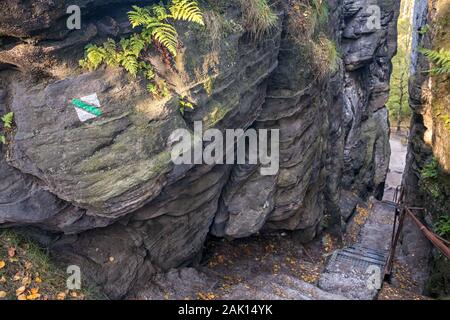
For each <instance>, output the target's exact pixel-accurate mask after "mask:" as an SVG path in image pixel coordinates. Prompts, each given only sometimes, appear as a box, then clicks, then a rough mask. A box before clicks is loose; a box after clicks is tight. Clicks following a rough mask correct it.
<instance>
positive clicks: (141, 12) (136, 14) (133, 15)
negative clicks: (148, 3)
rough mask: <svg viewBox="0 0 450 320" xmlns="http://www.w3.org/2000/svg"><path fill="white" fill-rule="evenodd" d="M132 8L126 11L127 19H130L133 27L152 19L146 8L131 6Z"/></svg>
mask: <svg viewBox="0 0 450 320" xmlns="http://www.w3.org/2000/svg"><path fill="white" fill-rule="evenodd" d="M132 8H133V10H131V11H130V12H128V19H129V20H130V23H131V26H132V27H133V28H136V27H140V26H143V25H145V24H146V23H148V22H149V20H152V19H153V18H152V16H151V13H150V11H149V9H148V8H141V7H138V6H132Z"/></svg>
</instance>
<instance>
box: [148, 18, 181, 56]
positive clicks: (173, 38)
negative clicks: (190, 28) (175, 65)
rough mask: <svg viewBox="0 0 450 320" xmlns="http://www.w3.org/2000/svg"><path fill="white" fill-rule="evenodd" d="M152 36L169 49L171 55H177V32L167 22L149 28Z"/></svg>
mask: <svg viewBox="0 0 450 320" xmlns="http://www.w3.org/2000/svg"><path fill="white" fill-rule="evenodd" d="M151 35H152V37H153V38H154V39H155V40H156V41H158V42H159V43H161V44H162V45H163V46H164V47H166V48H167V50H169V52H170V53H171V54H172V56H174V57H176V55H177V46H178V32H177V30H176V29H175V28H174V27H173V26H172V25H170V24H168V23H160V24H159V25H158V26H157V27H155V28H153V29H152V30H151Z"/></svg>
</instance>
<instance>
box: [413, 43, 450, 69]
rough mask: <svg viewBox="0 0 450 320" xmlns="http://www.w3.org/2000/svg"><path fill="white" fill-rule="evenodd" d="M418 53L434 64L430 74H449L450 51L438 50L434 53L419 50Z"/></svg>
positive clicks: (432, 51)
mask: <svg viewBox="0 0 450 320" xmlns="http://www.w3.org/2000/svg"><path fill="white" fill-rule="evenodd" d="M419 52H420V53H422V54H423V55H424V56H425V57H427V58H428V59H429V60H430V61H431V62H432V63H433V64H434V68H432V69H431V70H429V72H430V73H431V74H433V75H439V74H450V50H445V49H439V50H438V51H436V50H429V49H424V48H421V49H419Z"/></svg>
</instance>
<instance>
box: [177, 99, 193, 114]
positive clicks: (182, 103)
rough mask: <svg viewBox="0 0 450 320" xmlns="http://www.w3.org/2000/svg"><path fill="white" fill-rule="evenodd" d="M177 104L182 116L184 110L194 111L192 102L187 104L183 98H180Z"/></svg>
mask: <svg viewBox="0 0 450 320" xmlns="http://www.w3.org/2000/svg"><path fill="white" fill-rule="evenodd" d="M179 104H180V112H181V114H182V115H184V112H185V110H186V109H191V110H193V109H194V105H193V104H192V102H189V101H188V100H187V99H186V97H184V96H182V97H180V99H179Z"/></svg>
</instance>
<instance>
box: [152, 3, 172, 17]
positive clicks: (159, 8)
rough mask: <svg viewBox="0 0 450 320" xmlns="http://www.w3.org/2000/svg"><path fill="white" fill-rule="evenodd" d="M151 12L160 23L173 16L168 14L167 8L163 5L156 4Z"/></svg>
mask: <svg viewBox="0 0 450 320" xmlns="http://www.w3.org/2000/svg"><path fill="white" fill-rule="evenodd" d="M151 11H152V13H153V15H154V16H155V17H156V19H158V20H159V21H163V20H166V19H168V18H171V15H170V14H169V13H168V12H167V9H166V7H165V6H163V5H161V4H156V5H154V6H152V7H151Z"/></svg>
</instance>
